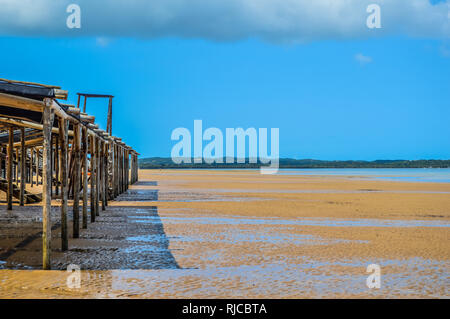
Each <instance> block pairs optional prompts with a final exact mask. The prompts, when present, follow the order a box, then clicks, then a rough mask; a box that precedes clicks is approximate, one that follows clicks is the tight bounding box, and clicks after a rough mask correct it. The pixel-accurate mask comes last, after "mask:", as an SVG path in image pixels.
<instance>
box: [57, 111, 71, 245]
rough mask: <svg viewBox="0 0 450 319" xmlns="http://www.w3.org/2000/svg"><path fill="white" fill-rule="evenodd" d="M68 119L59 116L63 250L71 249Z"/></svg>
mask: <svg viewBox="0 0 450 319" xmlns="http://www.w3.org/2000/svg"><path fill="white" fill-rule="evenodd" d="M67 131H68V123H67V120H65V119H63V118H59V145H60V148H61V156H60V164H61V250H62V251H66V250H67V249H69V242H68V236H67V209H68V205H67V202H68V180H67V178H68V174H67V144H68V136H67V135H68V132H67Z"/></svg>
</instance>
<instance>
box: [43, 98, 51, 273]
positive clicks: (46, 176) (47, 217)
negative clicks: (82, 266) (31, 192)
mask: <svg viewBox="0 0 450 319" xmlns="http://www.w3.org/2000/svg"><path fill="white" fill-rule="evenodd" d="M44 101H45V103H44V105H45V107H44V110H43V114H42V119H43V122H44V148H43V167H42V169H43V172H42V173H43V174H42V175H43V185H42V199H43V200H42V268H43V269H44V270H45V269H51V257H50V255H51V247H50V242H51V238H52V232H51V226H52V224H51V208H52V198H51V187H52V172H51V163H50V160H51V144H50V140H51V134H52V130H51V128H52V126H53V114H52V112H51V109H50V105H51V103H52V100H51V99H45V100H44Z"/></svg>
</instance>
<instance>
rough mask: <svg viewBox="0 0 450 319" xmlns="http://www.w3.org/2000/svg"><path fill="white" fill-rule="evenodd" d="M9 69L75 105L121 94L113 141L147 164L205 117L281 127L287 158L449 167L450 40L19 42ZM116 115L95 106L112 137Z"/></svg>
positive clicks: (7, 60)
mask: <svg viewBox="0 0 450 319" xmlns="http://www.w3.org/2000/svg"><path fill="white" fill-rule="evenodd" d="M0 34H1V33H0ZM358 56H359V57H360V58H359V59H358ZM0 61H1V62H0V70H1V71H0V73H1V76H0V77H3V78H10V79H17V80H24V81H36V82H40V83H50V84H57V85H61V86H62V87H63V88H64V89H67V90H69V93H70V95H69V102H71V103H73V104H75V103H76V92H89V93H105V94H112V95H115V99H114V104H113V107H114V109H113V113H114V114H113V117H114V120H113V133H114V135H116V136H121V137H123V138H124V140H125V142H126V143H127V144H129V145H132V146H133V147H135V148H136V149H137V150H138V151H139V152H140V153H141V154H142V157H149V156H163V157H169V156H170V150H171V148H172V146H173V145H174V144H175V142H174V141H171V140H170V135H171V132H172V130H173V129H175V128H177V127H186V128H189V129H191V130H192V129H193V121H194V120H195V119H201V120H203V127H204V128H207V127H218V128H221V129H223V131H225V128H227V127H243V128H248V127H256V128H259V127H267V128H271V127H278V128H280V156H281V157H293V158H315V159H328V160H331V159H337V160H345V159H354V160H358V159H361V160H375V159H422V158H440V159H450V138H449V137H450V42H449V40H448V37H447V38H445V37H441V36H411V35H408V34H392V35H391V34H387V35H383V36H379V37H370V38H367V37H358V36H352V37H350V38H343V39H342V38H333V37H330V38H317V39H314V40H313V41H306V42H305V41H300V42H296V41H287V42H273V41H267V39H264V38H261V37H258V36H255V37H252V36H249V37H246V38H242V39H240V38H237V39H231V40H229V39H227V40H226V41H222V40H217V39H210V38H208V37H201V36H199V37H197V38H196V37H182V36H180V37H178V36H170V35H169V36H157V37H151V38H146V37H138V36H132V35H130V36H128V35H124V36H114V37H113V36H108V37H105V38H101V37H99V36H95V35H89V34H87V35H84V36H80V37H72V36H64V35H57V36H53V35H48V34H46V33H45V32H43V34H42V35H35V34H31V35H30V34H24V35H21V34H20V35H19V34H14V33H13V32H12V33H11V32H10V33H6V34H3V36H2V37H0ZM106 110H107V101H106V100H89V101H88V112H89V113H92V114H94V115H96V116H97V118H98V120H99V122H100V124H101V126H102V127H103V128H105V127H106V120H105V119H106Z"/></svg>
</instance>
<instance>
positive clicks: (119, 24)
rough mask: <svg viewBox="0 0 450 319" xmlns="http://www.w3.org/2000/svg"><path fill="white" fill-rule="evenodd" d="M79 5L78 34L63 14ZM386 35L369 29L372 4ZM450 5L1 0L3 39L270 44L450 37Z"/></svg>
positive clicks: (396, 0) (328, 0)
mask: <svg viewBox="0 0 450 319" xmlns="http://www.w3.org/2000/svg"><path fill="white" fill-rule="evenodd" d="M71 3H76V4H78V5H79V6H80V7H81V21H82V23H81V29H69V28H67V26H66V19H67V17H68V15H69V13H67V12H66V8H67V6H68V5H69V4H71ZM372 3H377V4H379V5H380V7H381V22H382V28H381V29H369V28H367V26H366V19H367V17H368V16H369V13H367V12H366V8H367V6H368V5H369V4H372ZM449 12H450V3H449V1H445V2H439V3H437V4H431V3H430V1H429V0H378V1H376V0H95V1H93V0H77V1H76V0H58V1H55V0H20V1H18V0H0V35H1V36H51V37H53V36H55V37H71V36H95V37H138V38H156V37H180V38H201V39H207V40H212V41H233V40H239V39H245V38H259V39H263V40H266V41H270V42H309V41H316V40H329V39H337V40H340V39H364V38H370V37H379V36H387V35H406V36H412V37H426V38H444V39H448V38H450V19H449Z"/></svg>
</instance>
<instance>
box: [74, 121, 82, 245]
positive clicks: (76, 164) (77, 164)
mask: <svg viewBox="0 0 450 319" xmlns="http://www.w3.org/2000/svg"><path fill="white" fill-rule="evenodd" d="M80 143H81V139H80V125H79V124H74V125H73V150H74V151H73V153H72V158H73V165H74V166H73V167H74V174H73V176H74V179H73V238H78V237H79V236H80V177H81V169H80Z"/></svg>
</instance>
